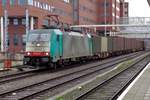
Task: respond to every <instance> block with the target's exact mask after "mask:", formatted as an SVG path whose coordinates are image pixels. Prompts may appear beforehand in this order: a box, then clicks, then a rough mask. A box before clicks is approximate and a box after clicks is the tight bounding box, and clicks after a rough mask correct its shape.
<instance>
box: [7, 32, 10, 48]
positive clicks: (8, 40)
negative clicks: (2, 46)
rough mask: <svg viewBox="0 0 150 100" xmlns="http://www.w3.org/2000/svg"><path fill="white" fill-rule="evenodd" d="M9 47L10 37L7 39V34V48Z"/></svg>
mask: <svg viewBox="0 0 150 100" xmlns="http://www.w3.org/2000/svg"><path fill="white" fill-rule="evenodd" d="M9 45H10V37H9V33H8V34H7V46H9Z"/></svg>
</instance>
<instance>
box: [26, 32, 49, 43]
mask: <svg viewBox="0 0 150 100" xmlns="http://www.w3.org/2000/svg"><path fill="white" fill-rule="evenodd" d="M49 39H50V34H46V33H42V34H37V33H30V34H29V35H28V40H27V41H28V42H35V41H36V42H38V41H40V42H46V41H49Z"/></svg>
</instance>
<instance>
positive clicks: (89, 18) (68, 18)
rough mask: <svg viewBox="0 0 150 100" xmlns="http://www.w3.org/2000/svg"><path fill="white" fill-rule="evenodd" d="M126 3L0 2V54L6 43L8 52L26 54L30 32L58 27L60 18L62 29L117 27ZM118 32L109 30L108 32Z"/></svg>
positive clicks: (110, 0) (65, 0) (109, 0)
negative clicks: (86, 26) (52, 26)
mask: <svg viewBox="0 0 150 100" xmlns="http://www.w3.org/2000/svg"><path fill="white" fill-rule="evenodd" d="M124 4H125V2H124V0H0V34H1V51H5V50H6V48H5V46H6V43H5V41H7V45H8V50H9V51H11V52H23V51H24V48H25V40H26V39H25V37H26V33H27V32H28V30H33V29H37V28H43V26H48V25H50V24H57V22H56V21H57V20H58V19H59V22H60V25H61V26H63V27H68V26H70V25H78V24H82V25H83V24H84V25H85V24H86V25H88V24H105V23H106V24H115V23H117V22H118V20H119V18H120V17H123V16H124V15H123V14H122V13H124V12H125V10H124V9H125V8H124V6H123V5H124ZM127 8H128V7H127ZM5 19H7V21H6V20H5ZM97 30H98V31H99V32H101V33H103V32H104V28H97ZM116 30H117V28H115V27H114V28H113V27H109V28H107V32H110V31H116ZM5 33H7V35H5ZM6 39H7V40H6Z"/></svg>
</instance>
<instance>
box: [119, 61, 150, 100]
mask: <svg viewBox="0 0 150 100" xmlns="http://www.w3.org/2000/svg"><path fill="white" fill-rule="evenodd" d="M117 100H150V63H149V64H148V65H147V66H146V67H145V68H144V70H143V71H142V72H141V73H140V74H139V75H138V76H137V78H136V79H135V80H134V81H133V82H132V83H131V84H130V85H129V86H128V88H127V89H126V90H125V91H124V92H123V93H122V95H121V96H120V97H119V98H118V99H117Z"/></svg>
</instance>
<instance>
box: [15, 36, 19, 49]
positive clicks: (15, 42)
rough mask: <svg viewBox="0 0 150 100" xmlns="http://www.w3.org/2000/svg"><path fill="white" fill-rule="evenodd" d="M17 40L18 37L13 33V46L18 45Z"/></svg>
mask: <svg viewBox="0 0 150 100" xmlns="http://www.w3.org/2000/svg"><path fill="white" fill-rule="evenodd" d="M18 39H19V37H18V35H17V34H16V33H15V34H14V45H15V46H17V45H18Z"/></svg>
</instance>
